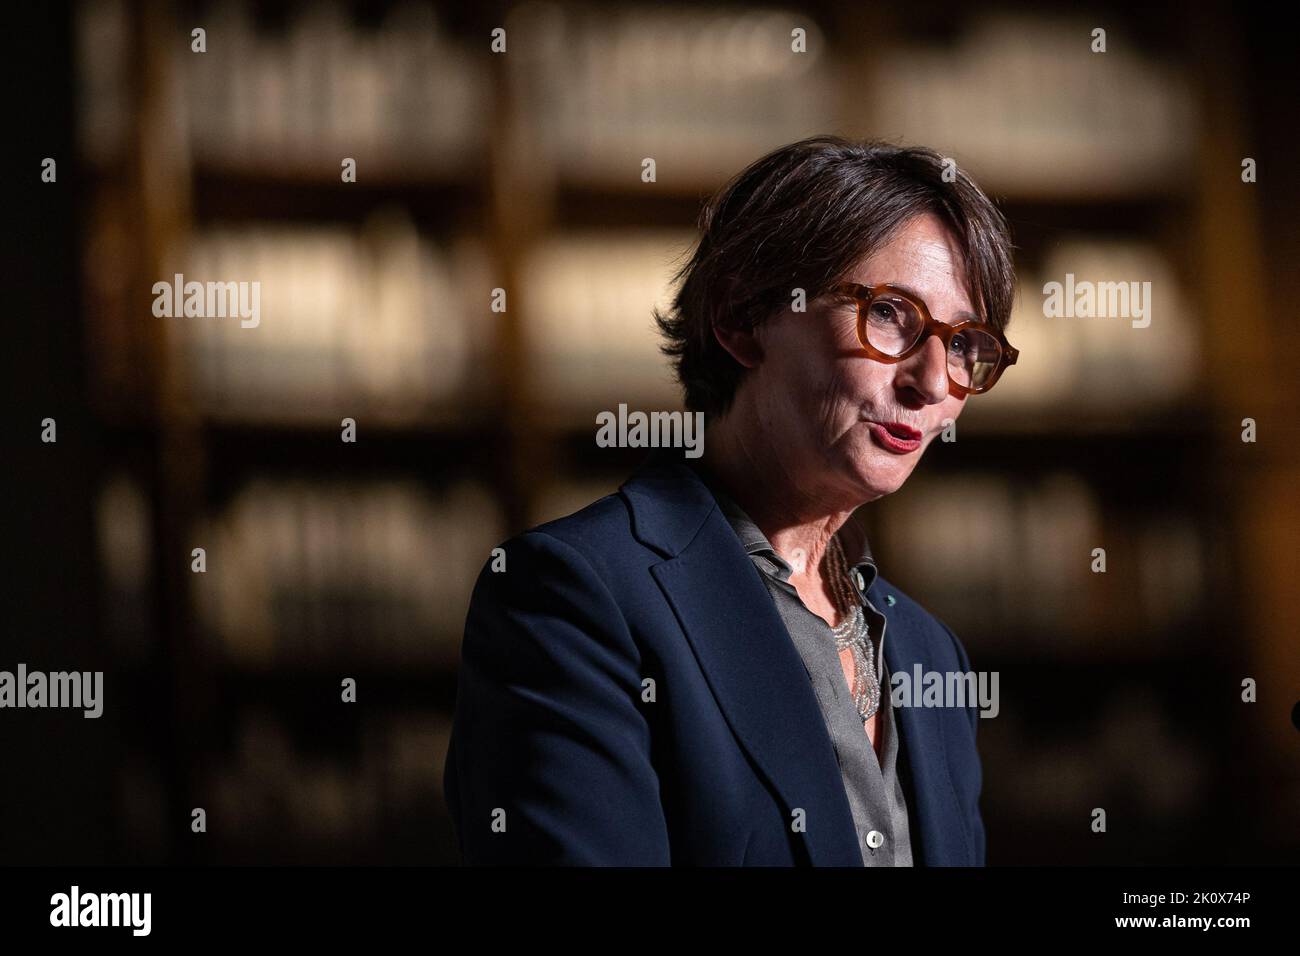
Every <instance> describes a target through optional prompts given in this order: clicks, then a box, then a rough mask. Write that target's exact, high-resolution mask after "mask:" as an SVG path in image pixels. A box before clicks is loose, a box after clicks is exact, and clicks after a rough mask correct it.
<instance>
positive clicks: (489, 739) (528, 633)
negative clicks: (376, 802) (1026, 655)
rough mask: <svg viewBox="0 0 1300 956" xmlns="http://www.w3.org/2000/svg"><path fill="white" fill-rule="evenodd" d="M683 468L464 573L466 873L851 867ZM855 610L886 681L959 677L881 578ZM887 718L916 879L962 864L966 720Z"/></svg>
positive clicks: (785, 681) (647, 469) (457, 760)
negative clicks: (883, 630)
mask: <svg viewBox="0 0 1300 956" xmlns="http://www.w3.org/2000/svg"><path fill="white" fill-rule="evenodd" d="M681 455H682V452H681V450H680V449H678V450H672V451H669V450H660V451H658V452H656V453H653V454H652V455H651V456H650V457H649V458H648V459H647V461H646V462H645V464H643V465H642V467H641V468H640V469H638V471H637V472H636V473H635V474H634V475H633V476H632V477H631V478H630V479H629V480H628V481H626V482H625V483H624V484H623V485H622V487H621V488H620V489H619V490H618V492H617V493H615V494H610V495H607V496H605V497H604V498H601V499H600V500H598V501H596V502H594V503H592V504H590V505H588V506H587V507H585V508H583V509H582V510H581V511H578V512H577V513H576V514H572V515H569V516H567V517H564V518H560V519H557V520H555V521H550V522H548V523H546V524H542V525H539V526H538V527H536V528H534V529H532V530H530V531H526V532H523V533H522V534H519V535H517V536H515V537H513V538H511V539H510V540H509V541H507V542H506V543H505V544H504V545H503V547H504V549H505V555H506V569H505V570H504V571H492V570H491V561H490V560H489V562H488V563H487V564H486V565H485V566H484V568H483V570H482V571H481V572H480V574H479V576H478V580H477V583H476V584H475V587H474V592H473V596H472V598H471V602H470V607H469V613H468V616H467V618H466V622H465V636H464V642H463V644H462V648H461V662H460V670H459V674H458V683H457V692H456V705H455V714H454V719H453V725H452V733H451V742H450V747H449V750H448V753H447V759H446V765H445V768H444V774H443V792H444V796H445V798H446V801H447V806H448V809H449V811H450V813H451V817H452V821H453V824H454V826H455V828H456V834H457V838H458V840H459V846H460V850H461V853H462V856H463V858H464V860H465V862H466V863H468V864H571V865H572V864H576V865H615V866H622V865H628V866H640V865H670V864H671V865H706V866H709V865H719V866H733V865H749V866H754V865H757V866H791V865H814V866H862V865H863V861H862V855H861V852H860V851H859V848H858V840H857V836H856V831H855V828H854V822H853V816H852V813H851V811H850V809H849V802H848V797H847V795H846V794H845V791H844V785H843V782H842V779H841V777H840V769H839V766H838V763H837V760H836V756H835V751H834V749H833V746H832V744H831V739H830V736H829V734H828V732H827V729H826V725H825V722H824V721H823V719H822V715H821V711H820V709H819V707H818V704H817V698H816V695H815V692H814V690H813V688H812V686H811V684H810V682H809V680H808V673H807V671H806V670H805V668H804V664H803V660H802V658H801V657H800V656H799V652H798V650H797V648H796V647H795V645H794V643H793V642H792V641H791V639H790V636H789V633H788V632H787V631H786V629H785V625H784V623H783V622H782V620H781V616H780V614H779V612H778V611H777V610H776V606H775V605H774V603H773V601H772V598H771V595H770V594H769V593H768V592H767V590H766V588H765V586H764V584H763V582H762V580H761V578H760V577H759V573H758V570H757V569H756V568H755V567H754V566H753V564H752V562H751V561H750V558H749V556H748V555H747V554H746V553H745V551H744V549H743V548H742V547H741V545H740V542H739V541H738V540H737V538H736V535H735V532H734V531H732V529H731V526H730V525H729V524H728V523H727V520H726V518H725V517H724V516H723V514H722V512H721V511H720V510H719V509H718V507H717V505H716V502H715V499H714V497H713V495H712V494H711V493H710V492H709V490H708V488H707V486H706V485H705V484H704V483H703V482H702V481H701V480H700V478H699V477H698V476H697V475H696V473H695V471H694V470H693V469H692V468H691V467H690V466H689V465H687V464H686V462H685V461H684V460H683V459H682V457H681ZM867 593H868V596H869V597H870V598H871V602H872V604H874V605H875V606H876V607H877V608H879V609H880V611H881V612H882V613H883V614H884V615H885V617H886V619H887V621H888V625H887V626H888V639H887V640H886V642H885V643H886V647H885V659H886V663H887V665H888V667H889V669H890V672H891V673H896V672H899V671H907V672H908V673H912V668H913V665H915V664H918V663H919V664H920V665H921V666H922V669H923V670H925V671H932V670H933V671H941V672H944V671H956V670H960V671H969V670H970V663H969V660H968V658H967V656H966V652H965V650H964V649H963V647H962V645H961V643H960V642H959V641H958V640H957V638H956V636H955V635H954V634H953V633H952V631H951V630H949V629H948V627H947V626H946V625H944V624H943V623H942V622H940V621H939V620H938V619H937V618H935V617H933V616H932V615H930V614H929V613H927V612H926V611H925V610H923V609H922V608H921V607H920V606H919V605H917V604H916V603H915V602H913V601H912V600H911V599H909V598H908V597H907V596H906V595H905V594H903V593H902V592H901V591H899V590H898V589H897V588H896V587H894V586H893V585H891V584H890V583H889V582H888V581H886V580H885V579H884V578H883V577H879V576H877V578H876V580H875V582H874V584H873V585H872V587H871V589H870V590H869V591H868V592H867ZM886 595H893V597H894V598H895V602H894V603H893V604H892V605H891V604H889V603H888V602H887V601H886V600H885V596H886ZM651 681H652V682H653V684H651V683H649V682H651ZM895 714H896V715H897V718H898V720H897V724H896V726H897V727H898V732H899V744H900V749H899V761H898V769H899V772H900V773H901V774H902V775H903V786H904V792H905V795H906V797H907V800H908V805H909V808H910V809H909V823H910V832H911V839H912V849H913V858H914V861H915V863H916V864H917V865H927V866H952V865H958V866H967V865H976V866H982V865H983V864H984V853H985V841H984V826H983V822H982V820H981V818H980V810H979V797H980V786H981V770H980V760H979V755H978V753H977V752H976V748H975V729H976V723H977V721H978V719H979V718H978V712H977V709H976V708H975V707H974V706H972V707H969V708H937V707H928V708H923V707H905V708H897V709H896V710H895ZM798 810H802V811H803V812H802V814H799V813H797V812H796V811H798ZM800 820H801V821H802V825H798V826H797V825H795V824H796V821H800Z"/></svg>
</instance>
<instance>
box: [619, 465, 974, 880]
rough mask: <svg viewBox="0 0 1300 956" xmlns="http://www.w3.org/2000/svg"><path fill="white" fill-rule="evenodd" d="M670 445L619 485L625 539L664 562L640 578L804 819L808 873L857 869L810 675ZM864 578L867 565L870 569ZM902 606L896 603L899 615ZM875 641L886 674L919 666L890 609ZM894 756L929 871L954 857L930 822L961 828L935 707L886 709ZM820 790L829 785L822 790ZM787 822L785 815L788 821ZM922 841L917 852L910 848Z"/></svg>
mask: <svg viewBox="0 0 1300 956" xmlns="http://www.w3.org/2000/svg"><path fill="white" fill-rule="evenodd" d="M681 454H682V453H681V450H680V449H658V450H656V451H655V452H653V453H652V454H651V455H650V456H649V457H648V458H647V459H646V461H645V463H644V464H643V465H642V466H641V468H640V469H638V470H637V472H636V473H635V474H634V475H633V476H632V477H631V478H629V479H628V480H627V481H626V482H624V483H623V485H622V486H621V487H620V489H619V492H620V494H622V495H623V497H624V498H625V499H626V500H627V502H628V505H629V508H630V511H631V515H632V533H633V535H634V536H635V537H636V538H637V540H639V541H641V542H642V543H643V544H645V545H646V546H647V547H649V548H652V549H654V550H655V551H656V552H658V553H659V554H661V555H662V556H663V557H664V559H665V560H663V561H660V562H659V563H657V564H654V565H651V567H650V573H651V574H652V576H653V577H654V579H655V581H656V583H657V584H658V585H659V587H660V589H661V590H662V591H663V593H664V596H665V597H666V598H667V600H668V603H669V604H670V606H671V607H672V608H673V611H674V613H675V614H676V616H677V619H678V622H679V624H680V625H681V627H682V630H683V632H684V633H685V634H686V638H687V641H688V642H689V643H690V645H691V648H692V650H693V651H694V653H695V656H696V659H697V660H698V661H699V664H700V668H701V670H703V672H704V674H705V675H706V678H707V679H708V681H709V685H710V687H711V689H712V690H713V693H714V696H715V697H716V698H717V700H718V703H719V706H720V707H721V708H722V711H723V713H724V714H725V716H726V719H727V721H728V723H729V724H730V726H731V728H732V730H733V731H734V733H735V734H736V737H737V739H738V740H739V741H740V743H741V745H742V746H743V747H744V749H745V750H746V752H747V753H748V754H749V756H750V757H751V759H752V760H753V761H754V764H755V765H756V766H757V767H758V768H759V770H760V772H761V773H762V774H763V775H764V776H765V777H766V778H767V779H768V780H769V782H770V783H771V785H772V786H773V788H774V789H775V790H776V792H777V793H778V794H780V796H781V797H782V799H783V800H784V801H785V804H786V810H787V812H788V813H792V812H793V811H794V810H795V809H796V808H802V809H803V811H804V818H803V819H804V825H805V827H806V830H805V832H804V834H803V836H804V842H805V845H806V847H807V849H808V854H809V857H810V860H811V862H812V863H813V864H814V865H818V866H861V865H862V863H863V861H862V855H861V852H860V850H859V847H858V841H857V832H856V827H855V824H854V821H853V814H852V811H851V810H850V808H849V802H848V795H847V794H846V793H845V791H844V787H843V785H842V782H841V777H840V768H839V762H838V760H837V759H836V756H835V750H834V746H833V744H832V743H831V739H830V735H829V734H828V733H827V731H826V723H825V720H824V719H823V717H822V714H821V708H820V706H819V705H818V703H817V698H816V694H815V693H814V691H813V689H812V686H811V684H810V682H809V681H808V673H807V670H806V669H805V667H804V664H803V659H802V658H801V657H800V655H799V652H798V649H797V648H796V647H795V645H794V642H793V641H792V640H791V639H790V635H789V633H788V632H787V631H786V628H785V622H784V621H782V619H781V615H780V613H779V612H778V611H777V610H776V607H775V606H774V605H773V603H772V600H771V596H770V595H769V594H768V592H767V588H766V586H765V585H764V584H763V582H762V580H761V579H760V577H759V573H758V570H757V569H756V568H755V567H754V566H753V564H752V563H751V561H750V559H749V557H748V554H747V552H746V550H745V548H744V547H743V546H742V544H741V542H740V540H739V539H738V538H737V536H736V533H735V531H733V530H732V528H731V525H730V524H729V523H728V522H727V520H726V518H725V517H724V516H723V514H722V512H721V510H720V509H719V507H718V503H717V500H716V499H715V497H714V495H713V493H712V492H711V491H710V490H709V487H708V486H707V485H706V484H705V483H704V482H703V481H702V480H701V478H700V476H699V475H698V474H697V473H696V471H695V470H694V469H693V468H692V467H691V466H690V465H689V464H688V463H687V462H686V461H685V460H684V459H683V458H682V457H681ZM873 570H874V564H873ZM872 577H873V580H872V581H871V585H870V587H869V588H868V597H869V599H870V600H871V601H872V603H873V604H874V605H875V606H876V607H880V606H881V605H882V604H884V605H886V606H887V607H888V604H887V602H885V600H884V597H885V595H884V593H883V585H882V584H881V582H880V581H879V579H878V578H875V576H874V575H872ZM902 607H903V605H902V604H900V605H899V608H902ZM885 616H886V618H887V620H888V621H889V622H890V623H892V624H893V627H892V628H890V629H889V630H890V633H889V639H888V640H887V641H886V642H885V645H886V646H885V658H886V664H887V666H888V668H889V670H890V672H891V673H896V672H898V671H907V672H909V673H910V672H911V671H912V668H913V667H914V665H917V664H922V665H924V664H925V662H924V661H922V659H921V657H920V656H919V652H918V649H917V647H916V642H915V641H914V640H910V639H909V634H908V630H909V627H915V626H916V623H915V622H914V621H912V620H910V619H909V618H908V617H907V616H905V615H903V614H901V613H898V609H897V608H894V609H891V610H890V611H888V612H885ZM895 715H896V717H897V721H896V727H897V729H898V732H899V742H900V755H903V754H905V755H906V760H907V764H906V766H907V768H908V769H907V770H904V764H903V761H902V760H900V762H899V772H907V773H910V774H911V778H912V780H911V782H912V789H913V790H914V796H915V806H914V808H913V813H914V818H916V819H917V821H918V823H919V825H914V826H913V827H912V828H911V835H912V840H913V844H914V847H913V853H914V857H915V859H917V860H918V861H922V862H924V863H926V864H927V865H934V864H941V863H952V862H963V860H962V859H954V858H953V855H952V854H953V849H952V846H949V845H947V844H950V843H952V842H953V841H954V840H955V841H957V842H956V845H958V846H962V847H963V849H962V850H961V852H960V856H961V857H965V850H964V840H963V834H962V833H961V831H960V830H956V831H953V832H952V833H951V834H949V833H947V832H945V833H944V835H943V837H941V838H940V839H930V838H928V837H927V833H928V832H929V831H930V829H931V828H930V826H928V825H927V824H934V825H936V826H938V825H940V824H942V825H943V826H942V827H941V829H945V830H947V829H951V828H952V827H954V826H958V827H959V826H960V824H958V823H956V821H957V820H959V819H960V815H961V808H960V807H959V806H958V805H957V802H956V797H955V795H954V793H953V788H952V784H951V781H950V780H949V779H948V777H947V774H948V768H947V761H946V759H945V756H944V752H943V743H942V741H943V736H942V734H943V730H942V727H941V726H940V719H939V715H938V711H936V710H934V709H925V708H920V709H918V708H915V707H905V708H900V709H898V710H896V711H895ZM828 782H829V783H828ZM791 819H792V820H793V817H791ZM917 843H920V848H919V849H920V852H917V847H916V844H917Z"/></svg>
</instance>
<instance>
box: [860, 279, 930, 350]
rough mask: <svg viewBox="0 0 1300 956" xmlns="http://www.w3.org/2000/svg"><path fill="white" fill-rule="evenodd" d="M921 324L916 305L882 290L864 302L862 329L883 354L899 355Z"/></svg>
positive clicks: (909, 345) (915, 335)
mask: <svg viewBox="0 0 1300 956" xmlns="http://www.w3.org/2000/svg"><path fill="white" fill-rule="evenodd" d="M924 324H925V323H924V322H923V321H922V319H921V314H920V313H919V312H918V311H917V309H916V306H915V305H913V304H912V303H911V302H909V301H908V300H907V299H904V298H903V297H901V296H898V295H894V294H892V293H889V292H884V293H881V294H880V295H878V296H876V297H875V298H874V299H872V300H871V301H870V302H869V303H868V304H867V310H866V313H865V314H864V316H863V320H862V329H863V332H864V333H865V334H866V337H867V341H868V342H870V343H871V347H872V348H874V349H879V350H880V351H881V352H884V353H885V354H886V355H902V354H903V353H904V352H906V351H907V350H908V348H910V347H911V345H912V343H913V342H915V341H916V338H917V336H918V335H920V334H921V328H922V326H923V325H924Z"/></svg>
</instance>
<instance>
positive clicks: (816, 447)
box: [742, 214, 975, 502]
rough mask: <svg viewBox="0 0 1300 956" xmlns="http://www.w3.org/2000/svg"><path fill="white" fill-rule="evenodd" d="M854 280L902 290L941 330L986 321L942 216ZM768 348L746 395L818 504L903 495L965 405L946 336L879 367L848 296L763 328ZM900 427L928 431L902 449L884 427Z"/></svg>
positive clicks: (907, 230) (909, 229) (905, 230)
mask: <svg viewBox="0 0 1300 956" xmlns="http://www.w3.org/2000/svg"><path fill="white" fill-rule="evenodd" d="M846 278H847V280H848V281H850V282H858V283H861V284H863V285H876V284H880V283H890V284H893V285H896V286H902V287H903V288H904V289H906V290H908V291H910V292H912V293H914V294H915V295H916V296H917V297H919V298H920V299H922V300H923V301H924V302H925V304H926V305H927V306H928V307H929V310H930V314H931V315H932V316H933V317H934V318H935V319H937V320H938V321H940V322H946V323H948V324H955V323H957V322H961V321H965V320H968V319H971V318H975V315H974V313H975V309H974V308H972V305H971V302H970V301H969V297H968V296H967V294H966V291H965V290H966V281H965V279H966V277H965V274H964V271H963V268H962V265H961V253H960V250H959V248H958V247H957V246H956V244H955V243H954V242H953V240H952V237H951V236H950V234H949V233H948V231H947V229H946V228H945V227H944V226H943V224H942V223H941V221H940V220H939V219H938V218H937V217H935V216H934V215H932V214H926V215H923V216H919V217H917V218H915V219H913V220H911V221H910V222H909V223H908V224H907V225H905V226H903V227H902V228H901V229H900V230H899V232H898V233H897V234H896V236H895V237H894V239H893V240H892V241H891V242H890V243H889V244H888V245H887V246H885V247H884V248H882V249H880V250H879V251H878V252H876V253H875V254H874V255H872V256H870V257H868V258H866V259H864V260H863V261H861V262H860V263H858V265H857V267H856V268H855V269H854V270H853V272H852V273H850V274H849V275H848V276H847V277H846ZM757 342H758V345H759V347H760V349H761V356H760V357H759V360H758V364H757V366H755V367H753V368H752V370H751V374H750V376H749V378H748V379H747V381H746V382H745V383H744V386H742V387H746V386H747V387H750V388H754V389H755V392H754V397H755V404H756V407H757V409H758V414H759V416H760V419H761V421H760V425H761V427H762V429H763V432H764V433H765V434H767V435H769V436H770V437H771V439H772V441H773V443H774V447H775V448H776V450H777V451H778V453H779V454H780V455H781V457H782V458H783V459H784V467H785V469H786V470H787V474H789V475H790V477H792V478H794V479H795V480H796V481H797V482H798V484H797V487H800V488H802V489H805V490H806V492H807V493H809V494H810V495H817V496H823V495H824V496H826V497H827V498H832V497H834V498H839V497H843V496H847V497H848V498H849V500H853V501H858V502H861V501H870V500H874V499H875V498H879V497H881V496H882V495H887V494H890V493H891V492H893V491H897V490H898V489H899V488H900V487H901V486H902V484H903V482H904V481H906V480H907V476H908V475H910V474H911V473H912V469H913V468H915V467H916V463H917V462H918V461H920V459H921V455H922V454H923V453H924V451H925V449H926V448H927V447H928V446H929V444H930V442H931V441H933V440H934V437H935V436H936V435H938V434H939V433H941V432H942V431H943V428H944V422H945V420H947V419H952V420H956V418H957V416H958V415H960V414H961V410H962V408H963V406H964V405H965V397H964V396H960V395H957V394H953V393H952V392H951V391H950V386H949V381H948V372H947V362H946V355H945V351H944V345H943V343H942V342H941V341H940V340H939V339H938V338H937V337H935V336H930V337H929V338H927V339H926V341H925V343H924V344H923V346H922V347H921V348H920V349H919V350H918V351H917V352H916V353H915V354H913V355H912V356H910V357H908V358H907V359H904V360H903V361H901V362H897V363H894V364H892V365H889V364H885V363H883V362H878V361H876V360H874V359H872V358H870V357H869V356H868V355H867V354H866V353H865V352H863V351H862V348H861V345H860V344H859V342H858V337H857V312H856V306H855V305H854V303H853V302H852V301H851V300H848V299H845V298H842V297H838V296H823V297H821V298H819V299H817V300H814V301H813V302H810V303H808V310H807V312H803V313H797V312H792V311H791V310H789V309H786V310H785V311H784V312H782V313H781V314H780V315H778V316H775V317H774V318H773V320H772V321H770V322H768V323H766V324H764V325H762V326H760V328H759V330H758V333H757ZM895 423H897V426H896V427H899V426H910V428H912V429H914V430H915V432H919V433H920V434H919V437H918V441H917V442H915V443H912V444H911V445H909V444H907V443H903V444H901V445H900V444H894V443H891V441H890V440H889V438H888V436H887V435H886V434H884V433H883V432H884V426H885V425H894V424H895ZM900 430H902V429H901V428H900Z"/></svg>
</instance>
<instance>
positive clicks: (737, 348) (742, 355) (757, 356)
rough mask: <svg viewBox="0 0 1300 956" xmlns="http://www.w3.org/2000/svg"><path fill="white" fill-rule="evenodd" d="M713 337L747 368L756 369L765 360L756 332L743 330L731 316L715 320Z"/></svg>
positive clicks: (719, 317)
mask: <svg viewBox="0 0 1300 956" xmlns="http://www.w3.org/2000/svg"><path fill="white" fill-rule="evenodd" d="M713 337H714V338H715V339H717V341H718V344H719V345H721V346H722V347H723V348H724V349H726V350H727V354H728V355H730V356H731V357H732V358H734V359H735V360H736V361H737V362H739V363H740V364H741V365H742V366H743V367H745V368H754V367H755V366H757V365H758V364H759V363H760V362H762V360H763V346H762V343H761V342H759V340H758V334H757V332H756V330H754V329H747V328H743V327H742V326H741V325H740V324H739V323H737V322H735V321H734V320H732V319H731V318H730V317H729V316H718V317H715V318H714V320H713Z"/></svg>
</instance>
